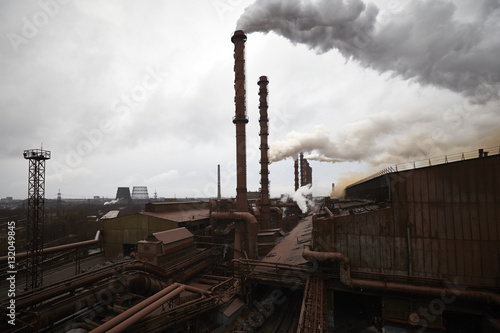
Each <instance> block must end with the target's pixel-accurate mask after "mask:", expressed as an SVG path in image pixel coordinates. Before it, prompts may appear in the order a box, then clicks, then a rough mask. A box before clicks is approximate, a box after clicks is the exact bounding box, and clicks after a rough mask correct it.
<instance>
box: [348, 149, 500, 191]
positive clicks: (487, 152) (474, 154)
mask: <svg viewBox="0 0 500 333" xmlns="http://www.w3.org/2000/svg"><path fill="white" fill-rule="evenodd" d="M492 155H500V146H498V147H490V148H484V149H478V150H473V151H468V152H464V153H456V154H450V155H441V156H437V157H431V158H428V159H424V160H418V161H412V162H406V163H400V164H394V165H391V166H388V167H386V168H384V169H382V170H380V171H378V172H376V173H374V174H372V175H370V176H368V177H366V178H363V179H361V180H359V181H357V182H355V183H352V184H350V185H348V186H346V188H349V187H352V186H355V185H358V184H361V183H364V182H366V181H369V180H372V179H375V178H377V177H380V176H383V175H387V174H390V173H394V172H398V171H406V170H413V169H418V168H425V167H429V166H433V165H440V164H446V163H450V162H458V161H465V160H471V159H475V158H481V157H488V156H492Z"/></svg>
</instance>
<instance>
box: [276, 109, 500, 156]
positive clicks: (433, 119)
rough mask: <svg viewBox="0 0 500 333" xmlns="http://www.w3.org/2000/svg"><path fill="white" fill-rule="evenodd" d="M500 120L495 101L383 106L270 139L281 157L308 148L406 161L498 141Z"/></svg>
mask: <svg viewBox="0 0 500 333" xmlns="http://www.w3.org/2000/svg"><path fill="white" fill-rule="evenodd" d="M499 121H500V114H499V113H498V106H497V105H495V104H491V105H489V106H487V107H479V106H477V105H476V106H474V107H471V108H470V109H464V108H461V107H460V108H457V109H456V110H455V109H452V110H447V111H445V112H438V111H436V110H435V109H432V108H417V109H410V110H405V112H392V113H391V112H386V111H385V112H378V113H374V114H371V115H369V116H368V117H365V118H363V119H362V120H360V121H356V122H352V123H348V124H346V125H344V126H343V127H342V128H341V129H340V130H338V131H336V132H335V135H333V134H332V133H330V131H329V130H328V129H327V128H326V127H325V126H323V125H317V126H315V127H314V128H313V129H312V130H311V131H310V132H308V133H299V132H295V131H292V132H290V133H288V134H287V136H286V138H285V140H282V141H276V142H273V143H272V144H271V145H270V149H269V159H270V161H271V162H277V161H280V160H283V159H285V158H287V157H291V158H296V157H297V155H298V154H299V153H300V152H308V153H311V154H310V155H308V156H307V155H305V157H306V158H307V159H310V160H317V161H326V162H333V163H335V162H340V161H350V162H353V161H365V162H369V163H371V164H372V165H375V166H376V165H380V164H384V163H389V164H395V163H403V162H408V161H411V160H418V159H423V158H429V157H434V156H440V155H444V154H448V153H450V152H452V151H455V152H463V151H468V150H472V149H475V148H477V147H489V146H488V145H491V146H493V145H497V144H498V140H499V134H498V128H497V126H496V124H498V122H499ZM465 123H466V124H467V126H464V124H465ZM457 132H458V133H459V135H457ZM484 145H486V146H484Z"/></svg>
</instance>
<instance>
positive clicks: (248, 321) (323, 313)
mask: <svg viewBox="0 0 500 333" xmlns="http://www.w3.org/2000/svg"><path fill="white" fill-rule="evenodd" d="M231 41H232V42H233V44H234V63H235V65H234V74H235V79H234V88H235V99H234V102H235V115H234V117H233V123H234V124H235V127H236V198H234V199H222V198H221V194H220V168H219V167H218V180H217V183H218V193H217V199H216V200H210V201H196V202H193V201H186V202H180V201H171V202H149V203H146V204H145V205H144V210H143V211H141V212H138V213H132V214H129V215H123V216H118V217H116V218H111V219H107V220H105V221H104V222H103V223H104V224H103V225H104V227H103V230H102V232H101V231H99V232H98V233H97V234H96V236H95V238H94V239H91V240H88V241H84V242H78V243H72V244H66V245H62V246H56V247H49V248H46V249H44V251H43V255H44V256H48V255H50V256H54V257H56V258H59V256H61V253H63V252H64V251H75V253H76V257H78V253H79V252H78V251H80V253H81V252H82V251H87V250H89V249H92V250H96V249H97V248H100V247H103V248H104V253H105V256H106V260H114V261H113V262H110V261H108V262H105V263H103V264H102V265H96V267H91V268H89V269H88V270H86V271H82V269H80V266H79V264H76V266H75V267H76V274H74V275H73V276H72V277H69V278H65V277H62V276H61V277H60V278H59V277H54V279H55V280H56V281H53V282H54V283H52V284H50V285H47V286H44V287H43V288H42V287H40V286H38V287H37V288H34V290H32V291H31V292H29V293H22V292H19V294H18V296H17V297H16V309H15V310H14V312H15V317H16V320H17V321H16V323H17V326H16V327H14V328H13V327H12V326H8V324H5V323H6V320H3V321H2V324H0V329H1V330H2V332H4V331H18V332H33V331H50V332H69V331H73V330H74V331H78V332H94V333H95V332H123V331H126V332H174V333H176V332H187V331H189V332H200V333H207V332H214V333H222V332H239V333H241V332H297V333H305V332H307V333H312V332H325V333H326V332H384V331H386V332H403V331H404V332H418V331H424V330H425V331H429V332H442V331H447V332H485V333H489V332H500V293H499V291H500V242H499V241H500V222H499V221H500V175H499V173H498V170H500V151H499V150H498V148H496V150H492V149H488V150H487V151H485V150H481V151H480V152H479V153H476V152H474V155H470V154H463V155H461V157H460V158H456V157H450V156H448V157H445V158H444V160H435V159H429V160H428V161H425V163H422V162H418V163H417V162H415V163H413V164H411V165H405V166H401V165H399V166H394V167H390V168H387V169H384V170H382V171H381V172H379V173H377V174H375V175H373V176H371V177H368V178H366V179H363V180H360V181H359V182H357V183H355V184H352V185H351V186H348V187H347V189H346V198H345V199H331V198H330V197H325V198H317V199H316V203H317V206H316V207H314V208H312V209H311V210H310V211H308V212H307V213H300V212H299V208H298V207H297V205H296V204H295V203H291V202H285V201H280V200H271V198H270V195H269V193H270V190H269V185H270V181H269V168H268V164H269V159H268V133H269V128H268V127H269V115H268V109H269V105H268V92H267V86H268V84H269V80H268V78H267V77H266V76H261V77H260V78H259V79H258V82H257V84H258V85H259V99H260V103H259V113H260V118H259V123H260V149H261V159H260V165H261V168H260V169H261V170H260V175H261V179H260V185H261V187H260V191H259V192H258V193H254V194H256V195H257V196H258V197H257V198H252V199H250V197H251V195H248V191H247V168H246V134H245V126H246V124H247V123H248V117H247V113H246V105H245V100H246V96H245V65H244V64H245V53H244V49H245V41H246V35H245V33H244V32H243V31H235V32H234V35H233V36H232V38H231ZM270 115H271V116H272V108H271V113H270ZM449 157H450V158H449ZM299 168H300V170H299ZM294 171H295V184H294V185H295V189H296V190H297V189H299V185H300V186H305V185H308V184H312V169H311V167H310V165H309V163H308V162H307V160H306V159H305V158H304V156H303V154H300V155H299V156H298V158H297V159H296V160H295V164H294ZM332 189H333V184H332ZM127 190H128V188H127ZM119 192H120V191H119ZM125 192H126V191H122V195H120V197H126V196H127V194H126V193H125ZM118 194H119V193H117V198H119V196H118ZM128 196H129V197H130V191H128ZM34 251H35V250H32V252H34ZM32 252H31V253H30V251H28V253H27V254H26V257H29V256H30V255H31V254H32ZM17 259H18V263H17V264H18V266H19V267H21V265H22V261H21V260H23V259H24V258H23V257H22V256H19V257H18V258H17ZM75 261H77V262H78V258H77V259H76V260H75ZM6 262H7V257H0V263H2V264H5V263H6ZM20 269H21V268H20ZM57 278H59V279H57ZM0 287H4V285H0ZM8 304H9V300H8V299H7V300H3V301H2V303H1V306H2V310H0V311H2V312H1V316H2V319H6V318H9V317H8V316H9V315H11V313H10V312H9V311H7V310H6V309H7V306H8Z"/></svg>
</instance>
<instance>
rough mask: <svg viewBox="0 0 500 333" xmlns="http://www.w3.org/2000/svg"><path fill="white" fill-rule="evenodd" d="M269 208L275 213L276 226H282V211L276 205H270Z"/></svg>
mask: <svg viewBox="0 0 500 333" xmlns="http://www.w3.org/2000/svg"><path fill="white" fill-rule="evenodd" d="M270 210H271V211H272V212H275V213H276V224H277V227H278V228H282V227H283V212H282V211H281V209H279V208H278V207H271V208H270Z"/></svg>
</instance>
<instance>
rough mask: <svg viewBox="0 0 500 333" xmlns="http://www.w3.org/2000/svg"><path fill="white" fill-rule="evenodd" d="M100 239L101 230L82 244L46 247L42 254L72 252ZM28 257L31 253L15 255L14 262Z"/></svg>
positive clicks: (2, 260) (3, 259)
mask: <svg viewBox="0 0 500 333" xmlns="http://www.w3.org/2000/svg"><path fill="white" fill-rule="evenodd" d="M100 238H101V230H97V232H96V234H95V237H94V239H91V240H87V241H83V242H77V243H70V244H64V245H59V246H54V247H48V248H45V249H42V254H50V253H54V252H60V251H65V250H72V249H77V248H79V247H85V246H90V245H95V244H99V241H100ZM28 255H31V253H29V254H28V253H27V252H21V253H16V260H22V259H24V258H26V257H27V256H28ZM7 260H8V256H3V257H0V263H4V262H7Z"/></svg>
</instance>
